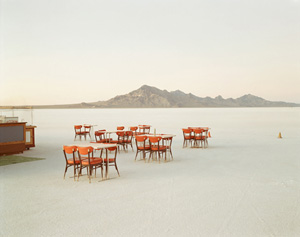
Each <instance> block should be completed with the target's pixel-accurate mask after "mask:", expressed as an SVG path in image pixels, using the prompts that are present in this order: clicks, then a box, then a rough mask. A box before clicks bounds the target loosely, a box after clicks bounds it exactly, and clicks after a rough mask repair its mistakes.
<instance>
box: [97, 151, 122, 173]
mask: <svg viewBox="0 0 300 237" xmlns="http://www.w3.org/2000/svg"><path fill="white" fill-rule="evenodd" d="M106 149H107V153H106V154H107V155H108V157H105V158H103V157H102V154H103V153H102V152H101V158H102V159H103V164H104V165H105V166H107V165H109V166H114V167H115V168H116V170H117V172H118V175H119V176H120V173H119V170H118V166H117V147H109V148H106ZM111 155H112V156H111ZM107 159H108V163H107ZM106 170H107V167H106Z"/></svg>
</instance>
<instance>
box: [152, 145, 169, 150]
mask: <svg viewBox="0 0 300 237" xmlns="http://www.w3.org/2000/svg"><path fill="white" fill-rule="evenodd" d="M166 149H167V147H166V146H159V149H158V146H152V147H151V150H152V151H158V150H159V151H164V150H166Z"/></svg>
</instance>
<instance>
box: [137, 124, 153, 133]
mask: <svg viewBox="0 0 300 237" xmlns="http://www.w3.org/2000/svg"><path fill="white" fill-rule="evenodd" d="M150 128H151V126H149V125H139V133H140V134H149V133H150Z"/></svg>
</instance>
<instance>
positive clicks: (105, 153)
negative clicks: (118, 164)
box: [105, 149, 109, 179]
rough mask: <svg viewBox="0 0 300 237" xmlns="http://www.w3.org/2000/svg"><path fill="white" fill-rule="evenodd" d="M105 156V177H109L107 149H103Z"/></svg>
mask: <svg viewBox="0 0 300 237" xmlns="http://www.w3.org/2000/svg"><path fill="white" fill-rule="evenodd" d="M105 156H106V172H105V174H106V179H109V176H108V165H109V160H108V152H107V149H105Z"/></svg>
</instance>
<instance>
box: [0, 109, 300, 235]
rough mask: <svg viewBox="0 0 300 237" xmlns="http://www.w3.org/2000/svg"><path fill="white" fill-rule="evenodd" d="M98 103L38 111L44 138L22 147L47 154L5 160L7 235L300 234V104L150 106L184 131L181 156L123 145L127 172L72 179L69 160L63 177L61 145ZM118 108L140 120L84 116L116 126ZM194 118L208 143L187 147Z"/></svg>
mask: <svg viewBox="0 0 300 237" xmlns="http://www.w3.org/2000/svg"><path fill="white" fill-rule="evenodd" d="M91 111H92V110H91ZM91 111H87V112H86V113H85V115H84V116H83V115H81V120H79V119H78V121H75V120H76V119H75V118H74V116H70V117H68V118H66V116H65V113H67V112H66V111H65V110H64V111H60V112H56V110H49V111H35V124H36V125H37V129H36V134H37V137H36V145H37V146H36V147H35V148H33V149H31V150H29V151H26V152H24V153H23V155H24V156H30V157H42V158H46V160H43V161H37V162H27V163H21V164H16V165H11V166H3V167H0V180H1V182H0V188H1V189H0V190H1V203H0V204H1V206H0V207H1V212H0V215H1V216H0V217H1V226H0V233H1V236H84V235H85V236H87V235H88V236H299V235H300V201H299V200H300V182H299V181H300V156H299V154H300V146H299V144H300V124H299V123H300V122H299V121H300V120H299V118H300V116H299V115H300V113H299V112H300V110H299V109H291V110H289V109H252V110H251V109H237V110H226V109H225V110H224V109H215V110H196V111H195V109H190V110H179V109H174V110H158V111H159V113H153V111H157V110H143V111H142V112H143V113H144V116H148V119H149V121H145V123H149V124H152V125H153V126H155V128H156V129H157V131H158V132H160V131H161V132H164V133H173V134H176V137H175V139H174V143H173V155H174V161H171V162H166V163H164V162H162V163H161V164H158V163H156V162H152V163H144V162H143V161H137V162H135V161H134V156H135V151H134V152H132V151H130V149H129V152H127V153H125V152H124V151H121V152H120V154H118V167H119V170H120V175H121V177H118V176H117V173H116V172H115V170H114V168H110V177H111V179H110V180H107V181H100V174H99V173H98V177H97V178H93V179H92V183H91V184H89V182H88V178H87V177H86V176H84V177H82V178H80V180H79V182H74V181H73V179H72V178H70V176H72V170H69V171H68V173H67V177H66V179H65V180H64V179H63V172H64V167H65V160H64V157H63V153H62V145H63V144H70V143H72V141H73V138H74V135H73V127H72V125H73V124H76V123H84V121H87V120H89V119H88V118H89V117H88V116H87V115H90V114H91V113H94V112H91ZM120 111H122V113H125V115H124V116H123V117H122V119H123V122H124V121H126V124H125V125H128V126H130V125H132V124H137V123H138V122H137V121H135V120H134V119H131V116H132V113H136V114H137V113H138V111H135V110H134V111H133V110H105V111H100V110H99V111H97V112H96V113H101V116H103V114H104V118H103V117H102V118H101V117H100V115H99V117H96V118H95V116H94V117H93V119H94V120H95V121H87V122H86V123H89V122H90V123H92V124H98V126H97V127H98V128H99V129H100V128H108V129H109V128H113V126H117V125H121V122H122V121H120V118H118V119H116V117H114V116H112V115H114V114H118V113H120ZM124 111H125V112H124ZM182 111H184V113H182ZM57 113H59V116H60V118H62V117H63V118H64V119H60V120H59V119H55V118H57ZM69 113H70V112H69ZM71 113H78V111H75V112H74V111H73V110H72V111H71ZM107 114H109V115H110V116H111V118H113V119H111V121H109V119H108V118H107V116H108V115H107ZM149 114H153V116H152V117H149ZM276 114H277V115H278V116H274V115H276ZM191 115H193V116H191ZM195 115H197V116H195ZM139 116H140V117H139V119H140V118H141V115H139ZM186 116H188V117H186ZM169 117H175V118H176V119H174V120H173V121H171V122H170V120H169V119H168V118H169ZM187 118H190V119H187ZM151 120H152V123H151ZM47 121H48V122H47ZM99 121H101V124H99ZM194 125H203V126H210V127H211V134H212V138H211V139H210V140H209V148H207V149H191V148H182V142H183V138H182V133H181V128H182V127H184V126H194ZM279 131H280V132H282V135H283V139H278V138H277V135H278V132H279ZM99 181H100V182H99Z"/></svg>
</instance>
